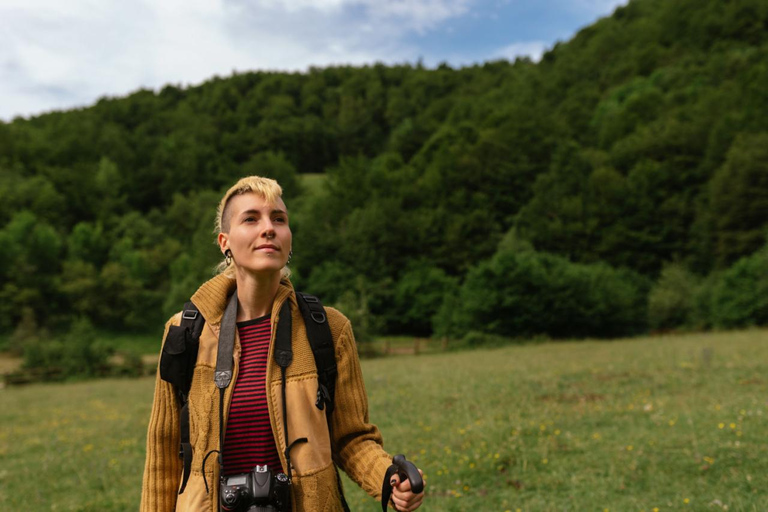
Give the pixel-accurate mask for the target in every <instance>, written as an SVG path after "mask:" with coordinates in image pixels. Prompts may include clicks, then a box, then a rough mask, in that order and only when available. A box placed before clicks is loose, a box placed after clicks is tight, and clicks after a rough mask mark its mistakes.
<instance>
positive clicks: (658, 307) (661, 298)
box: [648, 264, 699, 329]
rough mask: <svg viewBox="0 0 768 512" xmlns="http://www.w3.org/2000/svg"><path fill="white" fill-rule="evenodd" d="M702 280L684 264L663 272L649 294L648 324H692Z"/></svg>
mask: <svg viewBox="0 0 768 512" xmlns="http://www.w3.org/2000/svg"><path fill="white" fill-rule="evenodd" d="M698 287H699V281H698V279H697V278H696V276H694V275H693V274H692V273H690V272H689V271H688V269H686V268H685V267H684V266H682V265H680V264H671V265H668V266H666V267H664V269H663V270H662V271H661V275H660V276H659V280H658V281H657V282H656V284H655V285H654V287H653V288H652V289H651V292H650V293H649V294H648V325H649V326H650V328H651V329H674V328H678V327H688V326H691V324H692V323H693V316H694V309H695V307H696V303H695V301H696V296H697V291H698Z"/></svg>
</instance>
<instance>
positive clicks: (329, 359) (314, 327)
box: [296, 292, 349, 512]
mask: <svg viewBox="0 0 768 512" xmlns="http://www.w3.org/2000/svg"><path fill="white" fill-rule="evenodd" d="M296 298H297V302H298V304H299V310H300V311H301V316H302V317H303V318H304V325H305V326H306V329H307V337H308V338H309V345H310V347H312V355H313V356H315V366H316V367H317V401H316V402H315V405H316V406H317V408H318V409H320V410H323V409H325V419H326V421H328V435H329V437H330V438H331V439H333V430H332V427H331V413H332V412H333V408H334V398H335V396H336V376H337V375H338V370H337V368H336V347H335V346H334V344H333V337H332V336H331V327H330V326H329V325H328V316H327V315H326V314H325V308H324V307H323V304H322V303H321V302H320V299H318V298H317V297H315V296H314V295H310V294H308V293H301V292H297V293H296ZM333 469H334V470H335V471H336V485H337V487H338V490H339V497H340V498H341V505H342V507H343V508H344V512H349V505H347V500H346V499H345V498H344V489H343V488H342V486H341V477H340V476H339V470H338V468H337V467H336V465H335V464H334V465H333Z"/></svg>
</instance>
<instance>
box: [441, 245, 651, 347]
mask: <svg viewBox="0 0 768 512" xmlns="http://www.w3.org/2000/svg"><path fill="white" fill-rule="evenodd" d="M646 286H647V285H646V282H645V280H644V279H643V278H642V277H640V276H639V275H637V274H635V273H633V272H630V271H627V270H617V269H614V268H612V267H610V266H608V265H606V264H603V263H598V264H592V265H585V264H577V263H572V262H570V261H569V260H567V259H566V258H563V257H560V256H555V255H552V254H546V253H538V252H536V251H534V250H531V249H525V248H523V249H516V248H504V247H502V248H501V249H500V250H499V251H498V252H497V253H496V254H495V255H494V257H493V258H491V259H490V260H487V261H484V262H481V263H480V264H478V265H477V266H476V267H474V268H472V269H471V270H470V271H469V273H468V275H467V278H466V280H465V282H464V284H463V285H462V288H461V292H460V306H459V311H457V312H456V314H455V315H454V317H453V318H454V319H455V320H456V323H457V325H458V328H459V331H460V333H462V334H463V333H466V332H469V331H472V330H480V331H483V332H486V333H493V334H498V335H501V336H507V337H513V338H519V337H522V336H528V337H529V336H533V335H541V334H545V335H549V336H552V337H555V338H564V337H577V338H579V337H587V336H597V337H612V336H625V335H630V334H635V333H637V332H640V331H642V330H643V329H644V328H645V325H646V314H647V305H646V295H645V293H646Z"/></svg>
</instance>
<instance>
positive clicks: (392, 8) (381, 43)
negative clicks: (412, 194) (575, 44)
mask: <svg viewBox="0 0 768 512" xmlns="http://www.w3.org/2000/svg"><path fill="white" fill-rule="evenodd" d="M622 4H626V0H535V1H534V0H527V1H523V0H281V1H280V0H153V1H151V0H119V1H118V0H66V1H61V0H0V120H3V121H9V120H11V119H12V118H14V117H16V116H23V117H29V116H33V115H37V114H40V113H43V112H48V111H51V110H66V109H71V108H77V107H84V106H88V105H91V104H93V103H95V102H96V101H97V100H98V99H99V98H101V97H104V96H109V97H114V96H125V95H127V94H129V93H131V92H133V91H136V90H137V89H140V88H151V89H154V90H159V89H161V88H162V87H163V86H164V85H166V84H174V85H181V86H186V85H195V84H199V83H202V82H204V81H205V80H207V79H209V78H212V77H213V76H221V77H225V76H228V75H231V74H232V73H233V72H234V71H237V72H245V71H254V70H286V71H305V70H307V69H308V68H309V67H310V66H318V67H320V66H329V65H336V64H353V65H362V64H371V63H374V62H383V63H386V64H402V63H415V62H417V61H419V60H421V62H423V64H424V65H426V66H428V67H432V66H436V65H438V64H439V63H441V62H446V63H448V64H449V65H451V66H453V67H459V66H465V65H471V64H474V63H482V62H485V61H489V60H496V59H500V58H507V59H510V60H514V58H515V57H517V56H528V57H530V58H531V59H533V60H534V61H536V60H538V59H539V58H540V57H541V55H542V53H543V52H544V51H546V50H547V49H549V48H551V47H552V46H554V44H555V43H556V42H557V41H567V40H568V39H570V38H571V37H572V36H573V35H574V34H575V33H576V32H577V31H578V30H579V29H580V28H582V27H584V26H586V25H589V24H591V23H593V22H594V21H596V20H597V19H599V18H601V17H604V16H608V15H610V14H611V13H612V12H613V10H614V9H615V8H616V7H617V6H618V5H622Z"/></svg>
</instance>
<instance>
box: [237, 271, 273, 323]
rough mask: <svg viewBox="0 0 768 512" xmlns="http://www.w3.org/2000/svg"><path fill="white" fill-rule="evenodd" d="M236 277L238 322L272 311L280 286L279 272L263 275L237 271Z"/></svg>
mask: <svg viewBox="0 0 768 512" xmlns="http://www.w3.org/2000/svg"><path fill="white" fill-rule="evenodd" d="M236 279H237V302H238V305H237V321H238V322H244V321H246V320H252V319H254V318H259V317H262V316H266V315H269V314H270V313H272V303H273V302H274V301H275V296H276V295H277V290H278V288H279V287H280V272H275V273H271V274H268V275H264V274H251V273H248V272H244V271H238V272H237V275H236Z"/></svg>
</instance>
